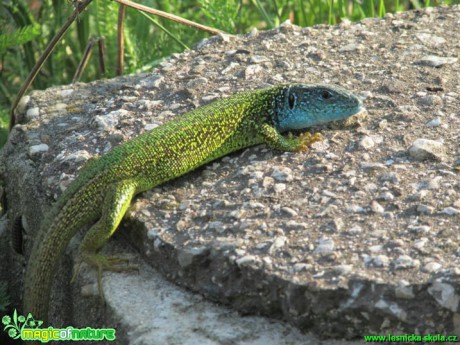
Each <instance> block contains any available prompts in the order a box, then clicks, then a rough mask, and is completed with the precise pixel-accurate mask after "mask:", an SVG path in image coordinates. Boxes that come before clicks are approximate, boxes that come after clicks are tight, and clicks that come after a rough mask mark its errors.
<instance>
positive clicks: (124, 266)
mask: <svg viewBox="0 0 460 345" xmlns="http://www.w3.org/2000/svg"><path fill="white" fill-rule="evenodd" d="M83 262H86V263H87V264H88V265H89V266H91V267H93V268H95V269H96V270H97V285H98V290H99V297H100V298H101V300H102V301H104V292H103V289H102V272H103V271H112V272H126V271H139V267H138V266H137V265H129V264H128V263H129V260H128V259H126V258H122V257H119V256H105V255H100V254H81V255H80V257H79V258H78V259H77V262H76V263H75V265H74V270H73V275H72V279H71V281H70V282H71V283H73V282H74V281H75V279H76V277H77V276H78V273H79V272H80V268H81V264H82V263H83Z"/></svg>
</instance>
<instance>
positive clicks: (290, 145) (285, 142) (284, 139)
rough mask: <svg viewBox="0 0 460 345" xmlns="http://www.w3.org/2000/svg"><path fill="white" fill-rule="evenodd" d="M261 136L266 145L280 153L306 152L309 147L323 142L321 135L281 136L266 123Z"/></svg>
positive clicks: (262, 127) (261, 130) (307, 133)
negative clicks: (317, 142)
mask: <svg viewBox="0 0 460 345" xmlns="http://www.w3.org/2000/svg"><path fill="white" fill-rule="evenodd" d="M260 135H261V136H262V138H263V140H264V142H265V143H267V144H268V145H269V146H270V147H272V148H274V149H276V150H280V151H291V152H295V151H306V150H307V149H308V147H309V146H310V145H311V144H313V143H314V142H316V141H321V140H322V137H321V134H319V133H315V134H310V133H309V132H304V133H302V134H300V135H299V136H298V137H294V136H292V134H288V136H283V135H281V134H280V133H279V132H278V131H277V130H276V129H275V128H274V127H273V126H270V125H269V124H267V123H264V124H263V125H262V126H261V128H260Z"/></svg>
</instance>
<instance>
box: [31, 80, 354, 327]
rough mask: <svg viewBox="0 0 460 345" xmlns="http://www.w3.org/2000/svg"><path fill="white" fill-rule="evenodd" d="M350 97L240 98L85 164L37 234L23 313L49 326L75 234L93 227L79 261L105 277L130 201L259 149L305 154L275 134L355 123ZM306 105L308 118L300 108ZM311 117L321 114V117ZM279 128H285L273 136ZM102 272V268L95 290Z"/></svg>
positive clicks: (303, 90)
mask: <svg viewBox="0 0 460 345" xmlns="http://www.w3.org/2000/svg"><path fill="white" fill-rule="evenodd" d="M291 88H292V90H291ZM324 89H327V90H329V91H330V92H335V97H336V98H335V100H334V101H333V102H330V101H329V100H322V99H321V97H320V96H318V95H321V94H322V92H323V90H324ZM292 92H294V94H292ZM289 95H291V96H293V97H294V98H295V99H299V100H302V99H304V100H305V99H311V100H312V102H299V103H298V104H297V105H296V104H295V102H287V98H286V97H289ZM350 95H351V94H350V93H349V92H347V91H346V90H343V89H337V88H335V87H332V86H331V87H328V86H324V85H302V84H288V85H280V86H275V87H272V88H268V89H260V90H254V91H247V92H242V93H238V94H236V95H234V96H232V97H229V98H225V99H221V100H219V101H216V102H214V103H211V104H208V105H206V106H203V107H200V108H197V109H195V110H193V111H191V112H189V113H187V114H185V115H182V116H179V117H177V118H176V119H175V120H173V121H170V122H168V123H166V124H165V125H163V126H160V127H157V128H155V129H153V130H152V131H150V132H148V133H145V134H143V135H140V136H138V137H136V138H134V139H132V140H130V141H128V142H126V143H125V144H122V145H120V146H118V147H116V148H115V149H113V150H112V151H111V152H109V153H108V154H106V155H105V156H103V157H101V158H100V159H96V160H94V161H91V162H89V163H88V164H87V166H86V167H85V168H84V169H83V170H82V171H81V172H80V174H79V176H78V178H77V179H76V180H75V181H74V182H73V183H72V184H71V185H70V186H69V188H68V189H67V190H66V191H65V192H64V194H63V195H62V196H61V197H60V198H59V200H58V201H57V202H56V204H55V205H54V206H53V208H52V210H51V211H50V213H49V214H48V215H47V216H46V218H45V220H44V221H43V223H42V225H41V227H40V231H39V233H38V235H37V238H36V242H35V244H34V246H33V249H32V252H31V255H30V259H29V264H28V268H27V271H26V279H25V297H24V313H29V312H30V313H32V315H33V316H34V318H35V319H39V320H46V319H47V317H48V307H49V297H50V291H51V285H52V278H53V275H54V272H55V269H56V265H57V263H58V261H59V258H60V256H61V255H62V253H63V251H64V249H65V247H66V246H67V244H68V243H69V241H70V239H71V238H72V237H73V236H74V235H75V233H76V232H77V231H78V230H79V229H80V228H81V227H83V226H84V225H86V224H91V223H94V225H93V226H92V227H91V228H90V229H89V230H88V232H87V233H86V235H85V237H84V239H83V241H82V243H81V244H80V249H79V259H78V260H79V261H85V262H87V263H90V264H94V263H95V262H96V263H98V264H99V263H100V264H101V265H102V269H111V267H109V266H106V264H107V260H105V258H104V257H102V256H100V255H99V254H97V252H98V251H99V249H100V248H101V247H102V246H103V245H104V243H105V242H106V241H107V239H108V238H110V236H111V235H112V234H113V232H114V231H115V230H116V228H117V227H118V224H119V223H120V221H121V219H122V218H123V216H124V214H125V212H126V210H127V208H128V207H129V204H130V202H131V199H132V197H133V196H134V195H135V194H136V193H139V192H142V191H145V190H147V189H151V188H153V187H155V186H157V185H159V184H161V183H164V182H166V181H168V180H171V179H173V178H176V177H178V176H180V175H183V174H185V173H187V172H189V171H191V170H193V169H195V168H197V167H199V166H201V165H203V164H206V163H208V162H210V161H212V160H214V159H217V158H219V157H222V156H224V155H226V154H228V153H230V152H233V151H236V150H238V149H242V148H245V147H248V146H252V145H255V144H258V143H261V142H266V143H267V144H269V145H270V146H271V147H273V148H275V149H280V150H288V151H295V150H299V149H303V148H304V147H305V146H306V145H308V143H309V142H310V141H309V139H308V138H307V137H302V136H301V137H299V138H285V137H284V136H282V135H281V134H280V131H284V130H286V129H289V124H290V123H292V124H295V125H296V126H297V125H298V124H299V123H300V124H302V123H303V124H304V125H303V128H305V127H308V126H309V125H311V124H312V121H313V124H315V122H318V123H320V122H321V123H323V122H327V121H334V120H338V119H340V118H346V117H348V116H351V115H353V114H354V113H356V112H357V111H359V110H360V108H361V103H360V101H359V100H358V99H357V98H356V97H355V96H350ZM291 101H292V99H291ZM311 103H313V105H314V107H311V110H310V109H308V108H305V105H306V104H311ZM316 103H318V104H316ZM313 109H320V110H321V111H322V117H321V116H320V117H318V114H316V113H315V114H314V113H313ZM311 118H313V120H311ZM280 122H283V124H284V127H283V128H279V123H280ZM286 124H287V126H286ZM77 264H78V262H77ZM94 266H97V265H94ZM100 272H101V267H99V282H100V279H101V274H100ZM99 287H100V289H101V284H99ZM100 293H101V295H102V290H100Z"/></svg>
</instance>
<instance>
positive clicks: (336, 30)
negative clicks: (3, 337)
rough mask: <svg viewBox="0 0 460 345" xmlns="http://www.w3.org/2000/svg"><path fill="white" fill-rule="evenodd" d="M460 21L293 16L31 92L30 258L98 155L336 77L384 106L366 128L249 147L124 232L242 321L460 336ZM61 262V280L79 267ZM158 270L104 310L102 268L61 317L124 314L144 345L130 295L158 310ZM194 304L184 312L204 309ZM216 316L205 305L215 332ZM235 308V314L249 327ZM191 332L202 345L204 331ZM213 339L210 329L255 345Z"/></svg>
mask: <svg viewBox="0 0 460 345" xmlns="http://www.w3.org/2000/svg"><path fill="white" fill-rule="evenodd" d="M459 25H460V7H459V6H454V7H442V8H436V9H432V8H428V9H425V10H422V11H413V12H406V13H400V14H397V15H390V14H389V15H387V16H386V17H385V18H384V19H366V20H363V21H361V22H359V23H355V24H351V23H349V22H344V23H342V24H341V25H339V26H334V27H327V26H317V27H314V28H299V27H295V26H292V25H290V24H288V23H285V24H284V25H282V26H281V27H280V28H278V29H276V30H272V31H268V32H256V31H254V32H252V33H250V34H248V35H245V36H238V37H234V36H224V35H221V36H216V37H213V38H210V39H208V40H206V41H203V42H202V43H200V44H199V45H198V46H197V47H196V49H195V50H192V51H188V52H185V53H183V54H175V55H174V56H172V57H171V58H170V59H168V60H166V61H165V62H163V63H162V64H161V65H160V66H159V67H158V68H156V69H154V70H153V71H152V73H149V74H146V75H136V76H132V77H123V78H117V79H113V80H108V81H96V82H94V83H90V84H75V85H70V86H61V87H57V88H52V89H48V90H45V91H35V92H33V93H31V95H30V96H28V97H26V98H24V100H23V104H22V109H20V110H19V112H18V119H19V120H20V121H21V123H22V124H21V125H18V126H16V127H15V128H14V130H13V132H12V135H11V137H10V139H9V142H8V143H7V145H6V146H5V148H4V150H3V157H2V165H3V168H2V169H3V176H4V177H3V178H4V180H5V181H6V192H7V200H8V207H9V214H8V217H9V219H14V218H15V217H17V216H18V215H22V220H23V224H24V227H25V228H26V230H27V237H26V239H25V243H24V245H25V253H26V256H27V255H28V254H29V252H30V247H31V242H32V241H33V235H34V233H35V231H36V230H37V227H38V225H39V222H40V219H41V218H42V216H43V211H44V210H46V209H47V207H48V205H49V204H50V203H51V202H52V201H53V199H54V198H55V197H57V195H59V194H60V193H61V190H63V189H64V188H65V187H66V186H67V185H68V184H69V183H70V181H71V180H72V179H73V178H74V177H75V175H76V174H77V173H78V169H79V168H81V166H83V165H84V163H85V162H86V161H87V160H88V159H89V158H90V157H93V156H95V155H96V154H103V153H104V152H107V151H109V150H110V149H111V148H112V147H113V146H115V145H118V144H119V143H121V142H123V141H126V140H128V139H129V138H131V137H133V136H135V135H137V134H138V133H141V132H144V131H146V130H149V129H151V128H154V127H155V126H157V125H161V124H162V123H164V122H165V121H167V120H169V119H171V118H173V117H174V116H177V115H179V114H181V113H184V112H186V111H188V110H190V109H192V108H193V107H196V106H199V105H203V104H206V103H209V102H211V101H212V100H214V99H217V98H220V97H224V96H229V95H231V94H233V93H234V92H236V91H239V90H244V89H251V88H256V87H263V86H267V85H273V84H277V83H283V82H326V83H336V84H340V85H342V86H345V87H347V88H349V89H352V90H355V91H356V92H357V93H358V94H359V95H361V96H362V97H363V98H365V105H366V107H367V109H368V114H369V115H368V119H366V120H363V121H362V123H361V125H360V126H359V125H358V126H354V127H353V126H352V127H350V128H347V129H345V130H343V129H340V130H339V129H334V128H332V129H331V128H323V129H322V133H323V135H324V137H325V140H324V141H323V142H320V143H316V144H314V145H313V147H312V149H311V150H310V151H309V152H308V153H300V154H298V153H297V154H294V153H280V152H273V151H271V150H270V149H269V148H267V147H266V146H264V145H261V146H257V147H254V148H250V149H247V150H244V151H242V152H239V153H236V154H232V155H230V156H228V157H225V158H223V159H221V160H218V161H216V162H215V163H211V164H209V165H208V166H207V167H205V168H202V169H199V170H197V171H194V172H192V173H189V174H187V175H186V176H184V177H182V178H179V179H177V180H175V181H173V182H171V183H168V184H166V185H164V186H160V187H158V188H155V189H153V190H152V191H150V192H147V193H143V194H142V195H140V196H139V197H138V198H137V200H136V201H135V203H134V204H133V207H132V208H131V210H130V211H129V214H128V215H127V217H126V218H125V220H124V222H123V224H122V226H121V229H120V231H119V234H118V235H117V238H116V240H115V242H127V241H128V242H129V243H130V244H131V246H132V247H133V248H136V252H135V253H137V254H131V257H132V258H133V261H140V260H141V258H142V260H143V261H145V262H146V263H147V264H149V265H151V266H153V267H155V268H156V269H157V270H158V271H160V272H161V273H162V274H163V275H164V276H166V277H167V278H168V279H169V280H170V281H172V282H175V283H177V284H179V285H181V286H184V287H186V288H188V289H190V290H192V291H195V292H198V293H199V294H200V295H202V296H204V297H206V298H208V299H210V300H213V301H217V302H219V303H222V304H225V305H228V306H231V307H232V308H234V309H235V310H238V311H239V312H240V313H241V315H253V314H261V315H266V316H269V317H270V318H272V319H280V320H284V321H286V322H288V323H289V324H291V325H293V326H295V327H297V328H298V329H300V330H302V331H304V332H313V333H315V334H316V335H317V336H319V337H320V338H353V339H362V336H363V335H366V334H406V333H407V334H411V333H418V334H428V333H434V334H459V333H460V331H459V321H460V317H459V314H458V313H459V310H460V307H459V301H460V269H459V261H460V250H459V243H460V231H459V230H460V222H459V220H460V176H459V174H460V150H459V139H460V138H459V137H460V135H459V133H460V84H459V80H460V64H459V61H458V56H459V55H460V43H459V40H458V27H459ZM77 244H78V239H75V240H74V241H73V243H72V245H71V246H70V248H74V247H75V246H76V245H77ZM128 251H130V250H128ZM139 254H140V255H139ZM3 257H5V254H3ZM71 257H72V255H71V256H70V258H71ZM66 258H67V257H66ZM66 258H65V259H64V261H65V262H64V264H65V263H68V264H69V262H67V261H70V260H68V259H66ZM5 260H10V262H11V265H13V267H16V270H15V271H14V273H13V274H12V275H11V278H12V279H11V281H12V286H14V288H13V290H14V291H13V295H14V296H15V297H16V301H18V296H19V291H20V286H21V279H22V278H21V275H22V271H23V267H22V266H21V262H22V265H23V259H22V261H21V258H20V257H19V256H18V255H16V254H11V255H8V256H7V257H6V258H5ZM66 260H67V261H66ZM60 270H61V271H60V272H61V274H60V276H59V278H57V281H58V283H57V284H60V285H61V284H63V283H62V282H64V281H65V279H64V278H62V277H65V276H66V274H67V275H68V273H67V272H68V271H69V267H68V266H65V265H64V266H61V268H60ZM147 272H150V270H149V269H146V268H145V266H144V265H142V266H141V273H140V276H137V275H136V274H135V273H134V274H133V275H125V274H123V275H115V274H107V275H106V277H105V284H104V285H105V287H106V289H107V292H106V293H107V295H108V296H107V300H108V305H107V306H106V307H105V308H103V307H100V306H98V304H97V303H95V304H94V302H95V301H96V300H97V298H96V297H94V291H93V293H92V292H91V291H92V289H91V288H88V286H89V287H91V286H92V285H93V283H94V281H95V277H94V275H93V274H92V273H91V272H85V273H84V274H83V276H82V277H81V278H80V282H79V283H77V285H75V286H73V287H70V289H72V288H73V289H74V291H73V292H71V293H69V289H67V288H63V287H62V286H61V288H60V289H55V290H56V292H55V295H54V298H55V301H54V306H56V305H59V307H57V308H56V307H55V309H54V310H53V316H54V320H55V321H56V322H63V321H64V322H65V321H72V320H77V321H76V322H77V323H79V324H85V322H87V321H88V320H91V322H93V323H96V324H98V323H100V324H105V325H107V321H108V320H110V321H111V322H112V324H117V325H118V327H119V328H120V329H121V330H122V331H121V332H120V334H121V333H122V334H124V335H125V336H126V337H127V338H126V339H131V341H132V342H131V343H133V344H134V343H138V342H136V341H139V343H142V342H141V340H139V339H141V338H140V337H136V338H130V337H131V336H132V335H133V334H137V333H136V330H138V328H137V327H136V326H135V325H134V324H133V323H131V321H130V320H132V318H130V317H125V316H126V315H131V314H130V312H129V311H130V308H131V307H132V306H138V307H136V313H139V314H140V315H154V314H155V311H154V310H152V307H151V305H150V304H151V303H152V304H154V303H156V302H155V299H156V298H157V297H156V295H155V293H152V295H151V296H149V295H147V292H146V290H150V288H149V287H146V286H147V285H149V286H152V288H153V289H156V287H155V286H156V285H157V284H158V285H165V284H166V283H161V284H160V283H154V282H153V280H152V282H150V283H149V282H148V279H145V277H146V274H147ZM61 276H62V277H61ZM152 279H153V278H152ZM155 279H156V278H155ZM59 281H61V283H59ZM129 282H132V284H130V283H129ZM65 284H66V285H65V286H67V285H68V284H67V283H65ZM168 286H169V287H168V288H166V289H165V290H161V291H163V292H162V293H165V294H168V292H167V291H169V290H170V289H171V291H174V294H184V296H187V297H185V299H186V300H189V299H191V300H192V301H193V303H194V302H195V301H198V304H197V307H196V308H197V309H199V308H208V307H209V308H211V309H212V308H215V307H213V306H211V304H209V303H208V302H203V301H201V299H200V297H196V296H195V297H190V296H192V295H190V294H189V293H188V292H187V293H185V292H183V291H180V292H179V290H172V289H173V288H172V287H171V285H169V284H168ZM123 291H125V292H124V295H122V294H123ZM126 291H128V292H126ZM82 293H83V294H84V295H88V296H89V297H87V298H86V299H85V298H81V294H82ZM144 294H146V295H145V298H144V303H141V302H139V298H140V300H142V299H143V298H142V296H144ZM149 294H150V293H149ZM91 296H92V297H91ZM116 296H123V297H118V298H117V297H116ZM67 298H71V299H73V300H75V301H77V300H78V301H79V302H78V303H77V302H75V303H74V304H73V307H70V308H69V307H68V306H66V307H65V308H63V309H62V306H63V305H65V304H59V303H58V302H56V301H64V302H65V301H66V300H67ZM150 299H154V300H153V301H151V300H150ZM88 301H91V302H88ZM147 301H148V302H147ZM181 303H182V302H181ZM183 303H185V304H186V302H183ZM190 303H192V302H190ZM191 305H193V307H191V309H190V308H189V307H188V306H187V307H184V310H185V311H184V317H186V316H187V315H191V314H193V312H196V310H195V307H194V306H195V304H191ZM204 305H206V306H204ZM163 306H164V305H163ZM88 308H89V309H88ZM164 308H165V309H169V308H168V307H164ZM211 309H209V310H211ZM88 310H91V313H88ZM206 310H207V309H206ZM210 313H211V314H209V313H208V312H207V311H206V312H205V313H204V314H203V315H201V316H200V320H203V321H202V323H200V326H203V325H208V324H207V322H209V320H210V319H212V318H213V317H212V316H211V317H210V318H208V317H209V315H213V314H212V312H210ZM226 313H229V315H231V316H232V318H231V320H232V321H228V322H230V323H232V324H233V322H235V325H242V324H246V323H245V322H242V323H239V322H240V321H241V320H245V318H242V319H241V320H239V318H238V317H236V319H235V318H233V317H235V315H237V314H235V313H233V312H230V311H228V312H226ZM62 315H65V316H62ZM124 315H125V316H124ZM173 319H176V318H175V317H173ZM217 319H221V318H220V317H218V318H217ZM224 319H225V318H224ZM250 320H261V321H260V322H261V323H260V328H258V329H259V330H260V331H259V333H257V334H260V336H261V338H260V339H264V336H265V335H264V331H263V329H264V327H267V326H266V325H267V324H266V322H267V321H266V320H262V319H258V318H250ZM139 322H140V321H139ZM155 322H159V321H158V320H157V321H155ZM251 322H252V321H251ZM254 322H256V323H257V322H259V321H254ZM224 323H227V321H224ZM157 325H161V323H158V324H157ZM146 327H147V328H149V325H147V326H146ZM152 327H155V326H154V325H152ZM177 327H178V329H182V327H184V328H185V329H188V328H187V327H190V326H189V325H186V324H182V325H178V326H177ZM215 327H220V326H215V325H214V324H212V323H210V324H209V327H206V326H203V328H204V329H208V330H209V329H210V328H215ZM240 327H242V328H241V329H242V331H241V332H242V333H241V334H245V333H244V332H246V330H245V329H246V328H244V327H243V326H235V328H233V330H231V329H232V328H228V329H229V332H230V333H232V332H233V331H235V332H237V330H236V329H240ZM278 327H279V328H278ZM203 328H201V329H203ZM274 328H276V329H279V332H281V333H277V334H278V335H279V334H289V337H291V336H292V337H293V338H292V339H295V340H292V343H306V342H307V340H297V339H301V338H295V337H297V336H301V335H299V334H297V331H296V330H293V329H292V328H290V326H287V325H285V324H278V323H276V327H274ZM156 329H162V326H158V327H157V328H156ZM226 329H227V328H226ZM140 332H141V333H142V332H143V331H142V327H141V331H140ZM222 332H224V331H222ZM179 333H180V332H179V331H178V332H177V334H179ZM211 333H212V332H211ZM211 333H206V336H210V334H211ZM217 333H219V332H218V331H216V333H212V334H214V335H215V334H217ZM224 333H225V332H224ZM177 334H174V336H176V335H177ZM184 334H187V335H188V337H187V339H188V340H189V341H195V340H194V339H195V338H193V337H194V336H195V335H196V337H197V338H196V341H197V342H199V341H201V339H202V338H200V337H201V336H202V335H203V333H202V332H201V331H199V332H196V333H193V335H191V334H190V332H188V331H185V332H184ZM219 334H220V335H222V334H221V333H219ZM214 335H212V336H210V338H207V339H208V340H209V341H214V342H215V343H221V344H227V343H228V344H234V343H235V344H246V343H244V342H243V340H241V339H239V338H238V340H235V339H236V338H235V339H233V340H232V339H231V337H230V338H228V339H227V338H225V336H224V337H220V335H219V337H217V338H215V339H214V338H213V336H214ZM162 336H165V337H167V336H168V335H167V334H162ZM302 337H303V335H302ZM133 339H136V340H133ZM164 339H166V338H164ZM171 339H173V338H171ZM174 339H175V338H174ZM216 339H218V340H216ZM224 339H227V340H224ZM273 339H276V336H273ZM309 339H315V338H309ZM174 341H176V340H174ZM174 341H173V340H171V342H170V343H171V344H174V343H175V342H174ZM203 341H204V340H203ZM251 341H252V340H251ZM257 341H259V340H257ZM260 341H262V340H260ZM308 341H310V340H308ZM311 341H315V342H316V343H317V342H318V340H311ZM264 342H265V343H266V344H270V343H269V342H268V340H267V341H265V340H264ZM177 343H182V342H181V341H178V342H177ZM211 343H212V342H211ZM249 343H251V342H248V344H249ZM253 343H254V344H255V343H257V342H253ZM275 343H277V342H276V340H275V342H274V343H273V344H275Z"/></svg>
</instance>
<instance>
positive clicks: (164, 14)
mask: <svg viewBox="0 0 460 345" xmlns="http://www.w3.org/2000/svg"><path fill="white" fill-rule="evenodd" d="M114 1H116V2H118V3H119V4H122V5H126V6H128V7H131V8H134V9H136V10H139V11H142V12H147V13H150V14H154V15H156V16H159V17H163V18H166V19H169V20H172V21H175V22H176V23H181V24H184V25H188V26H191V27H193V28H196V29H199V30H203V31H206V32H209V33H212V34H214V35H217V34H220V33H223V31H221V30H218V29H214V28H211V27H209V26H205V25H201V24H198V23H195V22H192V21H190V20H187V19H185V18H182V17H179V16H176V15H174V14H171V13H167V12H163V11H159V10H155V9H153V8H150V7H147V6H144V5H140V4H137V3H135V2H132V1H129V0H114Z"/></svg>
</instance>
